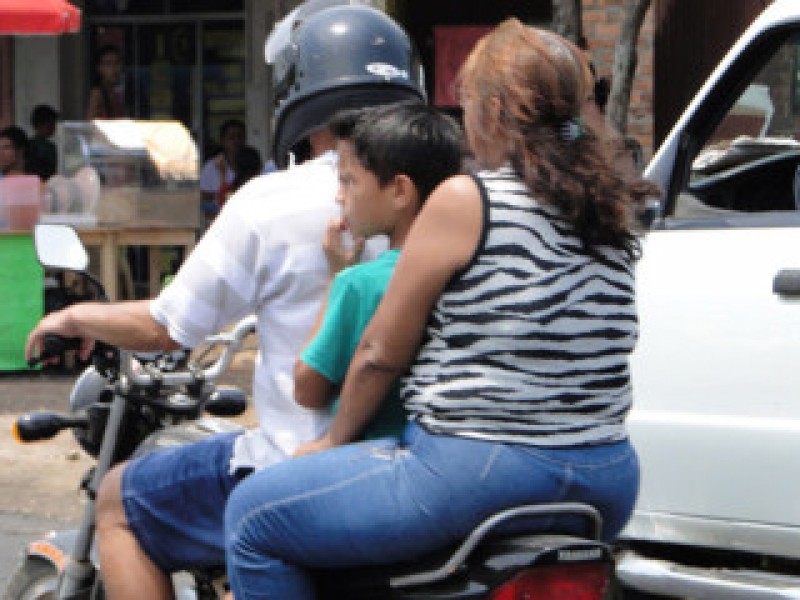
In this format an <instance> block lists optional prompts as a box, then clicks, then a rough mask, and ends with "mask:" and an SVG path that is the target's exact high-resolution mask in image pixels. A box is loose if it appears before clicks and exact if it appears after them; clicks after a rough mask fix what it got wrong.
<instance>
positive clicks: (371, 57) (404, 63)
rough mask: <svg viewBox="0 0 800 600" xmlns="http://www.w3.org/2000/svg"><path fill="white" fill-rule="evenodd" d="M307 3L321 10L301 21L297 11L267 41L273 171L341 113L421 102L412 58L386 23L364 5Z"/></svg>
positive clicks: (404, 40) (401, 34)
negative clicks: (272, 97) (273, 104)
mask: <svg viewBox="0 0 800 600" xmlns="http://www.w3.org/2000/svg"><path fill="white" fill-rule="evenodd" d="M308 4H310V5H314V4H322V5H323V6H322V9H321V10H319V11H318V12H314V13H313V14H307V13H308V12H310V11H309V10H308V9H307V5H301V6H300V7H299V8H298V9H296V10H295V12H293V13H291V14H290V15H289V17H287V19H286V20H284V21H283V22H282V23H281V24H279V25H278V27H276V29H275V31H273V33H272V34H271V35H270V38H269V39H268V40H267V47H266V54H267V62H268V63H270V64H272V65H273V91H274V94H275V98H276V110H275V134H274V140H273V158H274V160H275V162H276V163H277V164H278V166H279V167H283V166H285V165H286V162H287V158H288V153H289V151H290V150H291V148H292V147H293V146H294V145H295V144H296V143H297V142H299V141H301V140H302V139H304V138H305V137H307V136H308V134H310V133H311V132H312V131H314V130H315V129H319V128H320V127H322V126H323V125H325V124H326V123H327V122H328V120H330V118H331V117H332V116H333V114H334V113H335V112H336V111H338V110H340V109H345V108H359V107H362V106H371V105H376V104H384V103H388V102H395V101H399V100H407V99H410V98H416V99H420V100H424V99H425V90H424V87H423V85H424V84H423V74H422V66H421V64H420V62H419V58H418V56H417V53H416V51H415V49H414V47H413V44H412V43H411V40H410V39H409V37H408V35H406V33H405V31H403V29H402V28H401V27H400V26H399V25H398V24H397V23H395V22H394V21H393V20H392V19H391V18H390V17H388V16H387V15H385V14H384V13H382V12H381V11H379V10H375V9H373V8H369V7H366V6H351V5H344V6H333V7H331V6H330V4H331V2H330V1H329V0H328V1H327V2H320V0H317V2H311V3H308ZM304 8H306V11H305V13H306V14H302V12H300V11H302V10H303V9H304Z"/></svg>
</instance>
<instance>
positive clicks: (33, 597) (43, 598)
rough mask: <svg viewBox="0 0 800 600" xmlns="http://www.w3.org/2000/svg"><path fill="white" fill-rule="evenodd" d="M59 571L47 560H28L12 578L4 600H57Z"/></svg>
mask: <svg viewBox="0 0 800 600" xmlns="http://www.w3.org/2000/svg"><path fill="white" fill-rule="evenodd" d="M57 587H58V571H56V568H55V567H54V566H53V565H52V564H51V563H49V562H47V561H46V560H43V559H41V558H36V557H28V558H26V559H25V560H24V561H23V562H22V564H21V565H20V566H19V567H17V569H16V570H15V571H14V574H13V575H12V576H11V581H10V582H9V584H8V588H6V592H5V594H4V595H3V600H55V597H56V588H57Z"/></svg>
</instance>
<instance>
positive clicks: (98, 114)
mask: <svg viewBox="0 0 800 600" xmlns="http://www.w3.org/2000/svg"><path fill="white" fill-rule="evenodd" d="M122 66H123V62H122V52H120V50H119V48H117V47H116V46H112V45H106V46H102V47H101V48H100V49H99V50H98V51H97V62H96V63H95V80H94V84H93V85H92V88H91V89H90V90H89V102H88V106H87V108H86V119H87V120H88V121H91V120H92V119H122V118H125V117H127V116H128V110H127V108H126V107H125V97H124V96H123V92H122V90H121V89H120V83H121V82H122Z"/></svg>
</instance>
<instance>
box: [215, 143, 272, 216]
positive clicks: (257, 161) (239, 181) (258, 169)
mask: <svg viewBox="0 0 800 600" xmlns="http://www.w3.org/2000/svg"><path fill="white" fill-rule="evenodd" d="M234 171H235V172H236V174H235V175H234V177H233V181H232V182H231V191H230V193H231V194H233V193H234V192H236V191H237V190H238V189H239V188H240V187H242V186H243V185H244V184H245V183H247V182H248V181H250V180H251V179H252V178H253V177H256V176H257V175H261V174H262V173H263V172H264V163H263V162H262V161H261V154H260V153H259V151H258V150H256V149H255V148H253V147H252V146H242V147H241V148H240V149H239V152H238V153H237V154H236V165H235V167H234ZM226 200H227V198H226ZM220 208H221V207H220Z"/></svg>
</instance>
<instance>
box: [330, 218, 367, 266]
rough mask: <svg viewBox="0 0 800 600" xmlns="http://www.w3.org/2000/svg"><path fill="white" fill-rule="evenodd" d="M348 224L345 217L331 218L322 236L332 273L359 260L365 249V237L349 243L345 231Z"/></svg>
mask: <svg viewBox="0 0 800 600" xmlns="http://www.w3.org/2000/svg"><path fill="white" fill-rule="evenodd" d="M346 231H347V225H346V224H345V222H344V219H342V218H341V217H337V218H335V219H331V221H330V222H329V223H328V227H327V228H326V229H325V236H324V237H323V238H322V249H323V250H324V251H325V256H326V257H327V258H328V267H329V268H330V270H331V275H335V274H336V273H338V272H339V271H341V270H342V269H344V268H345V267H349V266H351V265H354V264H355V263H357V262H358V259H359V258H361V252H362V251H363V250H364V242H365V240H364V238H355V239H354V240H353V244H352V245H351V244H349V243H347V241H348V240H347V238H346V237H345V235H344V234H345V232H346Z"/></svg>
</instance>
